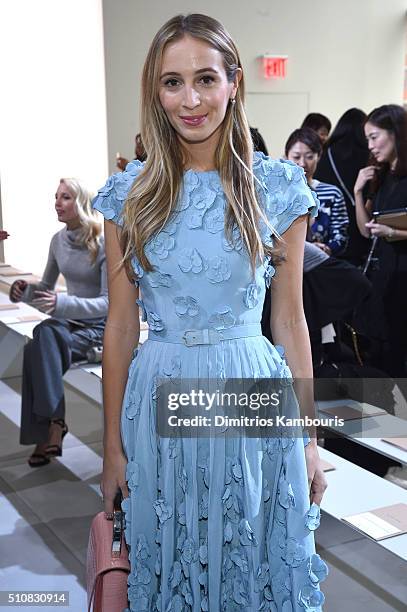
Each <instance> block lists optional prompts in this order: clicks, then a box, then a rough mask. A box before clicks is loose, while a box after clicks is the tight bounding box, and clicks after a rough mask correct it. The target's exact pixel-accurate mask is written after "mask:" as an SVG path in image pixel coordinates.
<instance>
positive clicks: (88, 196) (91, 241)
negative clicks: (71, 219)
mask: <svg viewBox="0 0 407 612" xmlns="http://www.w3.org/2000/svg"><path fill="white" fill-rule="evenodd" d="M59 182H60V183H63V184H64V185H66V186H67V187H68V189H69V191H70V192H71V193H73V195H74V196H75V203H76V208H77V211H78V215H79V219H80V222H81V231H80V232H79V236H78V243H80V244H84V245H85V246H86V248H87V249H88V251H89V255H90V260H91V262H92V264H94V263H95V261H96V258H97V256H98V252H99V245H100V236H101V234H102V225H101V223H99V221H98V213H97V212H96V211H95V210H94V209H93V208H92V199H93V194H92V193H91V192H90V191H88V190H87V189H86V188H85V187H84V186H83V185H81V183H80V182H79V181H78V179H76V178H61V179H60V180H59Z"/></svg>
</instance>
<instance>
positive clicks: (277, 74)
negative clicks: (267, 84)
mask: <svg viewBox="0 0 407 612" xmlns="http://www.w3.org/2000/svg"><path fill="white" fill-rule="evenodd" d="M261 59H262V61H263V76H264V78H265V79H284V78H285V76H286V72H287V60H288V56H287V55H262V56H261Z"/></svg>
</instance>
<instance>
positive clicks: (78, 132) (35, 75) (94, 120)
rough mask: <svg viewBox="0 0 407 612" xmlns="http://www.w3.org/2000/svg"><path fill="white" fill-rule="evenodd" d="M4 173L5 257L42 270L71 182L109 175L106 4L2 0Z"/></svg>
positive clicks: (0, 142) (91, 183) (99, 180)
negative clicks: (65, 185)
mask: <svg viewBox="0 0 407 612" xmlns="http://www.w3.org/2000/svg"><path fill="white" fill-rule="evenodd" d="M0 24H1V25H0V28H1V31H0V58H1V59H0V61H1V85H2V93H1V96H0V134H1V137H0V173H1V191H2V198H1V199H2V211H3V225H4V227H5V228H6V229H7V230H8V232H9V234H10V238H8V240H7V241H6V242H5V256H6V260H7V261H8V262H10V263H13V264H14V265H16V266H19V267H21V268H23V269H24V270H29V271H33V272H37V273H40V272H41V271H42V270H43V267H44V264H45V261H46V257H47V253H48V245H49V241H50V238H51V236H52V234H53V233H54V232H55V231H57V230H58V229H61V227H62V225H61V224H59V223H58V222H57V221H56V216H55V211H54V208H53V206H54V194H55V191H56V188H57V186H58V183H59V178H60V177H63V176H68V177H69V176H75V177H78V178H79V179H82V181H83V183H84V184H85V185H87V186H88V188H90V189H97V188H98V187H100V186H101V185H102V184H103V183H104V182H105V179H106V175H107V128H106V104H105V74H104V54H103V19H102V4H101V0H35V2H34V1H33V0H12V1H8V2H6V1H5V0H1V2H0Z"/></svg>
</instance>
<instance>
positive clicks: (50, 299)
mask: <svg viewBox="0 0 407 612" xmlns="http://www.w3.org/2000/svg"><path fill="white" fill-rule="evenodd" d="M34 293H35V295H36V296H37V297H35V298H34V299H33V301H32V302H31V303H32V305H33V306H35V308H37V309H38V310H41V312H45V314H51V313H52V312H53V311H54V310H55V306H56V303H57V294H56V293H55V291H35V292H34Z"/></svg>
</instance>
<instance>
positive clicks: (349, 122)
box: [326, 108, 367, 154]
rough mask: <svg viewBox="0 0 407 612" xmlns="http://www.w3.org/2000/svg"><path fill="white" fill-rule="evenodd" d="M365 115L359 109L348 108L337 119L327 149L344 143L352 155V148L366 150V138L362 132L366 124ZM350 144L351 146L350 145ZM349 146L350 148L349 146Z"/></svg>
mask: <svg viewBox="0 0 407 612" xmlns="http://www.w3.org/2000/svg"><path fill="white" fill-rule="evenodd" d="M366 118H367V115H366V113H365V112H364V111H362V110H360V108H350V109H348V110H347V111H346V112H345V113H343V115H342V117H340V119H338V123H337V124H336V126H335V128H334V130H333V132H332V134H331V136H330V138H329V140H328V142H327V145H326V146H328V147H330V146H332V145H334V144H336V143H338V142H344V141H346V143H347V145H348V148H349V149H350V151H349V152H350V154H352V150H351V149H352V148H353V147H354V146H357V147H359V148H360V149H364V150H367V144H366V137H365V133H364V131H363V126H364V124H365V122H366ZM350 143H352V145H353V146H352V145H350ZM349 145H350V146H349Z"/></svg>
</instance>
